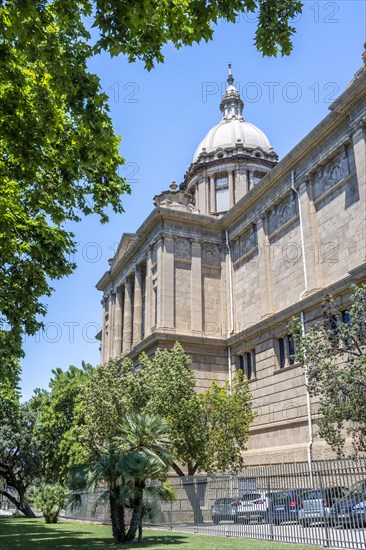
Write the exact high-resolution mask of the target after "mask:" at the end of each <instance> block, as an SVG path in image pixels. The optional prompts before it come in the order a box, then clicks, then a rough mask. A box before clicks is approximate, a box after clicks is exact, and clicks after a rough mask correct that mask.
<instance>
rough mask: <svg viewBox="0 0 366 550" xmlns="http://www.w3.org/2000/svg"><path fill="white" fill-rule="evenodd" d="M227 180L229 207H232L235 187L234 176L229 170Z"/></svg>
mask: <svg viewBox="0 0 366 550" xmlns="http://www.w3.org/2000/svg"><path fill="white" fill-rule="evenodd" d="M228 182H229V207H230V208H232V207H233V206H234V204H235V195H234V194H235V189H234V178H233V171H232V170H229V172H228Z"/></svg>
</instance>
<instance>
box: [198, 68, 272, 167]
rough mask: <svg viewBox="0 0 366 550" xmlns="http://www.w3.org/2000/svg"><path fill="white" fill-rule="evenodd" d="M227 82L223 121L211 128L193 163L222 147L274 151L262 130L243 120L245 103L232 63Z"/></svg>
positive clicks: (223, 98)
mask: <svg viewBox="0 0 366 550" xmlns="http://www.w3.org/2000/svg"><path fill="white" fill-rule="evenodd" d="M227 82H228V87H227V88H226V91H225V93H224V95H223V97H222V100H221V103H220V110H221V113H222V120H221V122H220V123H219V124H217V125H216V126H214V127H213V128H211V130H210V131H209V132H208V134H207V135H206V137H205V138H204V139H203V140H202V141H201V143H200V144H199V146H198V147H197V149H196V152H195V154H194V156H193V162H196V160H197V159H198V157H199V156H200V154H201V153H203V152H205V153H212V152H213V151H216V149H219V148H220V147H222V148H223V149H225V148H231V147H236V146H237V145H243V146H244V147H246V148H247V149H256V148H257V147H260V148H261V149H263V150H264V151H265V152H266V153H270V152H271V151H272V147H271V145H270V143H269V141H268V138H267V136H266V135H265V134H264V133H263V132H262V130H260V129H259V128H257V127H256V126H254V124H251V123H250V122H246V121H245V120H244V119H243V108H244V102H243V100H242V99H241V97H240V93H239V91H238V90H237V89H236V88H235V86H234V77H233V75H232V72H231V64H230V63H229V75H228V78H227Z"/></svg>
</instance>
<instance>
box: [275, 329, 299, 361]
mask: <svg viewBox="0 0 366 550" xmlns="http://www.w3.org/2000/svg"><path fill="white" fill-rule="evenodd" d="M276 353H277V357H278V366H279V368H280V369H284V368H285V367H289V366H290V365H294V364H295V357H294V355H295V342H294V339H293V337H292V336H291V335H290V334H289V335H286V336H284V337H283V338H278V340H277V351H276Z"/></svg>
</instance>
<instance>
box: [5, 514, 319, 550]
mask: <svg viewBox="0 0 366 550" xmlns="http://www.w3.org/2000/svg"><path fill="white" fill-rule="evenodd" d="M114 546H115V545H114V544H113V541H112V532H111V527H109V526H105V525H98V524H90V523H81V522H71V521H60V523H58V524H56V525H46V524H45V523H44V521H43V519H25V518H11V517H0V549H1V550H19V549H21V550H74V549H75V550H77V549H79V548H80V549H83V550H103V549H107V548H108V549H111V548H113V547H114ZM128 547H130V546H128ZM134 547H135V548H138V549H140V548H151V549H153V550H163V549H164V550H167V549H168V550H171V549H173V548H179V549H181V550H197V548H199V549H200V550H236V549H237V550H309V548H310V547H309V546H302V545H293V544H281V543H274V542H268V541H254V540H248V539H235V538H227V537H219V536H215V537H213V536H209V535H192V534H188V533H178V532H174V531H157V530H156V531H153V530H145V531H144V540H143V542H142V543H141V544H138V545H137V544H136V545H135V544H134Z"/></svg>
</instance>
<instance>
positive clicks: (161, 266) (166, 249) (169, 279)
mask: <svg viewBox="0 0 366 550" xmlns="http://www.w3.org/2000/svg"><path fill="white" fill-rule="evenodd" d="M174 282H175V273H174V239H173V238H172V237H167V236H164V237H163V236H162V237H161V239H160V242H159V244H158V285H157V287H158V288H157V290H158V319H157V329H159V328H164V330H171V331H172V330H174V306H175V288H174Z"/></svg>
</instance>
